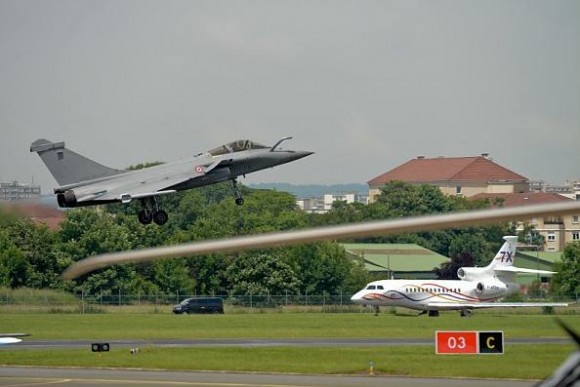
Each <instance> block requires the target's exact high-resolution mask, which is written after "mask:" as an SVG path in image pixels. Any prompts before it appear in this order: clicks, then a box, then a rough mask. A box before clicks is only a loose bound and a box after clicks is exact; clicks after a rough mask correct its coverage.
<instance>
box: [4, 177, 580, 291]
mask: <svg viewBox="0 0 580 387" xmlns="http://www.w3.org/2000/svg"><path fill="white" fill-rule="evenodd" d="M240 188H241V189H242V191H243V194H244V197H245V203H244V205H243V206H237V205H235V203H234V200H233V195H232V190H231V186H230V185H229V184H227V183H223V184H216V185H212V186H207V187H202V188H199V189H194V190H189V191H186V192H180V193H176V194H174V195H168V196H165V197H163V203H162V204H163V208H164V209H165V211H167V212H168V213H169V214H170V221H169V222H168V223H167V224H166V225H165V226H163V227H157V226H154V225H149V226H143V225H141V224H140V223H139V222H137V220H136V215H135V214H136V213H137V212H138V210H139V204H138V203H132V204H130V205H121V204H118V205H116V204H115V205H107V206H101V207H93V208H81V209H73V210H67V211H66V217H65V220H64V221H63V222H62V224H61V226H60V228H59V229H57V230H51V229H49V228H48V227H47V226H46V225H42V224H37V223H34V222H32V221H31V220H29V219H26V218H22V217H18V216H15V215H13V214H11V213H10V212H8V211H7V210H6V209H3V210H0V286H4V287H10V288H18V287H30V288H50V289H63V290H66V291H70V292H75V293H80V292H83V293H85V294H89V295H91V294H92V295H109V294H117V293H118V292H122V293H124V294H128V293H133V294H137V293H139V294H159V293H166V294H175V293H179V294H198V295H210V294H229V295H248V294H349V293H354V292H355V291H357V290H358V289H360V288H361V287H362V286H363V285H364V284H365V283H367V282H369V281H371V280H373V279H375V278H373V277H372V275H371V274H369V273H368V272H367V271H365V270H364V268H363V266H362V264H361V263H359V262H356V261H353V260H350V259H349V258H348V257H347V254H346V252H345V251H344V249H343V248H342V247H341V246H340V244H338V243H336V242H322V243H312V244H305V245H299V246H292V247H286V248H277V249H265V250H254V251H246V252H240V253H224V254H211V255H205V256H196V257H174V258H171V259H165V260H158V261H155V262H149V263H141V264H131V263H129V264H123V265H115V266H110V267H106V268H103V269H100V270H97V271H95V272H92V273H89V274H86V275H84V276H82V277H80V278H77V279H75V280H72V281H63V280H62V279H61V278H60V274H61V273H62V271H63V270H64V269H65V268H66V267H68V266H69V265H70V264H72V263H73V262H76V261H78V260H80V259H83V258H86V257H89V256H92V255H97V254H103V253H107V252H115V251H127V250H133V249H141V248H148V247H156V246H162V245H172V244H178V243H185V242H194V241H202V240H207V239H216V238H226V237H233V236H240V235H249V234H259V233H264V232H274V231H285V230H296V229H301V228H306V227H316V226H329V225H337V224H344V223H350V222H362V221H370V220H384V219H391V218H398V217H406V216H418V215H427V214H435V213H444V212H451V211H460V210H470V209H477V208H484V207H487V206H489V205H490V203H488V202H486V201H469V200H467V199H465V198H462V197H454V196H446V195H444V194H443V193H441V191H440V190H439V189H438V188H437V187H434V186H430V185H419V186H415V185H410V184H407V183H403V182H392V183H389V184H387V185H385V186H384V187H383V189H382V192H381V195H379V196H378V199H377V201H376V202H374V203H371V204H369V205H364V204H361V203H346V202H335V203H334V204H333V207H332V209H331V211H329V212H327V213H325V214H308V213H305V212H303V211H301V210H300V209H298V208H297V206H296V202H295V198H294V196H292V195H290V194H288V193H285V192H278V191H272V190H259V189H250V188H248V187H245V186H240ZM514 232H515V230H514V229H513V225H511V224H508V223H505V224H498V225H494V226H487V227H477V228H461V229H450V230H443V231H434V232H425V233H413V234H400V235H389V236H383V237H372V238H362V239H357V240H350V241H347V240H345V241H344V242H361V243H416V244H418V245H421V246H423V247H425V248H428V249H430V250H433V251H436V252H438V253H439V254H442V255H445V256H448V257H451V258H452V259H451V261H450V262H449V263H447V264H444V265H442V266H441V267H437V268H433V269H434V276H437V277H439V278H456V277H455V276H456V272H457V268H458V267H460V266H473V265H478V266H483V265H486V264H487V263H488V261H489V259H490V257H492V256H493V254H494V253H495V251H497V249H498V248H499V247H500V245H501V243H502V237H503V236H504V235H508V234H513V233H514ZM579 253H580V244H577V243H573V244H570V245H569V246H568V247H567V248H566V251H565V252H564V254H563V255H562V261H561V262H560V263H559V270H560V271H561V273H562V275H559V276H557V278H555V279H554V284H556V285H557V289H558V290H559V291H560V292H561V293H562V294H564V295H568V296H575V295H576V294H577V293H578V292H580V283H579V282H580V258H579V257H580V254H579ZM574 281H576V282H574Z"/></svg>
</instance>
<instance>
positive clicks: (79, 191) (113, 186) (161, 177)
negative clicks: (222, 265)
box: [30, 137, 313, 225]
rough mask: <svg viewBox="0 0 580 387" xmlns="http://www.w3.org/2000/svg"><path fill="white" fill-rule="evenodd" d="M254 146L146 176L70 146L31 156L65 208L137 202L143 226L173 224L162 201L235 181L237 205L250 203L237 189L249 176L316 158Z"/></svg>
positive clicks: (240, 145) (43, 146) (35, 146)
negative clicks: (44, 169) (54, 185)
mask: <svg viewBox="0 0 580 387" xmlns="http://www.w3.org/2000/svg"><path fill="white" fill-rule="evenodd" d="M291 138H292V137H284V138H282V139H281V140H280V141H278V142H277V143H276V144H274V145H273V146H265V145H262V144H258V143H256V142H253V141H250V140H238V141H234V142H230V143H228V144H225V145H222V146H219V147H217V148H214V149H212V150H209V151H207V152H204V153H199V154H197V155H195V156H193V157H190V158H187V159H183V160H179V161H175V162H171V163H166V164H161V165H157V166H155V167H151V168H146V169H141V170H133V171H128V170H118V169H112V168H109V167H106V166H104V165H101V164H99V163H97V162H95V161H93V160H90V159H88V158H86V157H84V156H82V155H80V154H78V153H75V152H73V151H71V150H69V149H67V148H65V146H64V142H56V143H55V142H51V141H48V140H45V139H39V140H36V141H34V142H33V143H32V144H31V145H30V151H31V152H36V153H38V155H39V156H40V158H41V159H42V161H43V162H44V164H46V166H47V167H48V169H49V170H50V172H51V173H52V175H53V176H54V178H55V179H56V181H57V183H58V184H59V185H60V186H59V187H57V188H55V189H54V193H55V194H56V197H57V201H58V204H59V206H61V207H82V206H92V205H98V204H106V203H115V202H121V203H124V204H129V203H130V202H131V201H133V200H134V199H138V200H139V201H140V202H141V207H142V209H141V211H140V212H139V222H141V223H142V224H149V223H151V222H152V221H154V222H155V223H157V224H158V225H163V224H165V223H166V222H167V219H168V216H167V213H166V212H165V211H163V210H162V209H161V206H160V201H159V197H160V196H162V195H166V194H170V193H174V192H177V191H183V190H187V189H191V188H196V187H201V186H204V185H208V184H214V183H219V182H222V181H227V180H230V181H231V182H232V186H233V189H234V194H235V197H236V204H238V205H242V204H243V203H244V199H243V197H242V195H241V194H240V192H239V190H238V187H237V180H236V179H237V178H238V177H239V176H245V175H246V174H248V173H252V172H256V171H259V170H262V169H266V168H272V167H275V166H277V165H280V164H285V163H289V162H291V161H294V160H298V159H301V158H303V157H306V156H309V155H311V154H312V153H313V152H307V151H292V150H282V149H279V148H278V146H279V145H280V144H281V143H282V141H285V140H289V139H291Z"/></svg>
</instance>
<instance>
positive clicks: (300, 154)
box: [295, 151, 314, 160]
mask: <svg viewBox="0 0 580 387" xmlns="http://www.w3.org/2000/svg"><path fill="white" fill-rule="evenodd" d="M313 154H314V152H310V151H296V152H295V155H296V160H298V159H301V158H303V157H306V156H310V155H313Z"/></svg>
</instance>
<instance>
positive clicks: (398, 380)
mask: <svg viewBox="0 0 580 387" xmlns="http://www.w3.org/2000/svg"><path fill="white" fill-rule="evenodd" d="M534 384H535V383H534V382H533V381H517V380H507V381H506V380H483V379H434V378H410V377H390V376H389V377H387V376H369V375H365V376H343V375H287V374H258V373H229V372H227V373H224V372H183V371H182V372H174V371H141V370H117V369H115V370H111V369H78V368H36V367H0V386H10V387H24V386H54V385H63V386H66V387H93V386H94V387H96V386H111V387H116V386H119V387H121V386H161V387H163V386H204V387H250V386H255V387H331V386H334V387H346V386H353V387H354V386H356V387H378V386H381V387H384V386H401V387H410V386H429V387H460V386H462V387H463V386H465V387H500V386H502V387H504V386H505V387H524V386H525V387H528V386H533V385H534Z"/></svg>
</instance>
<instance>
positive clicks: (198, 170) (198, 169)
mask: <svg viewBox="0 0 580 387" xmlns="http://www.w3.org/2000/svg"><path fill="white" fill-rule="evenodd" d="M195 172H196V173H204V172H205V168H204V167H203V165H196V166H195Z"/></svg>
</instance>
